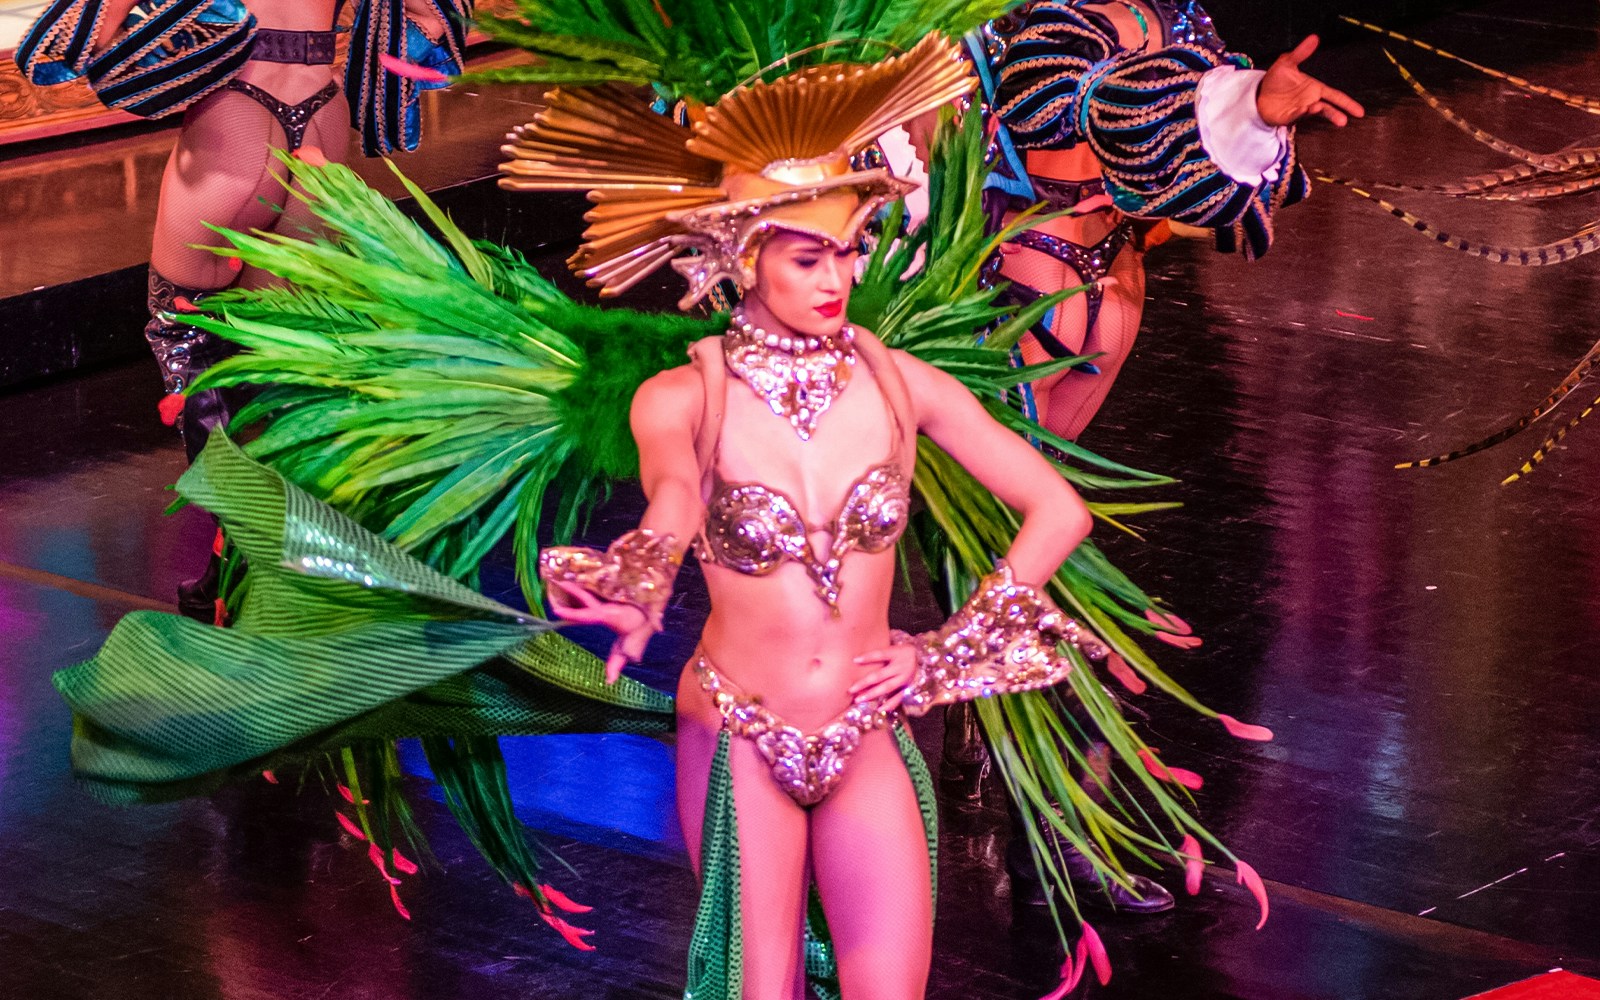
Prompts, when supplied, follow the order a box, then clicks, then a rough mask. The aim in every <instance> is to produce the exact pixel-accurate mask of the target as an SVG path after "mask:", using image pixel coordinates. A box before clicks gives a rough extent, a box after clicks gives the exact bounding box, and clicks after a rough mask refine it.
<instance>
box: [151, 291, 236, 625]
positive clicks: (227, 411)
mask: <svg viewBox="0 0 1600 1000" xmlns="http://www.w3.org/2000/svg"><path fill="white" fill-rule="evenodd" d="M210 291H215V289H209V290H206V289H196V288H184V287H183V286H181V285H176V284H173V283H172V282H171V281H169V280H167V279H166V278H165V277H163V276H162V275H161V274H160V273H159V272H157V271H156V269H155V268H151V269H150V284H149V296H148V299H147V304H148V305H149V308H150V322H149V323H148V324H146V325H145V328H144V336H145V340H146V341H148V342H149V344H150V350H151V352H152V353H154V354H155V356H156V363H157V364H159V365H160V366H161V380H162V383H163V385H164V386H165V388H166V390H167V394H168V395H169V396H171V395H172V394H174V393H181V392H183V391H184V390H185V389H187V388H188V386H189V383H190V382H191V381H193V379H194V377H195V376H197V375H199V374H200V373H201V372H203V371H205V370H206V369H207V368H209V367H211V366H212V365H214V364H216V363H217V362H218V361H221V360H222V359H223V358H225V357H227V356H228V355H230V354H232V353H233V352H234V351H235V350H236V348H235V347H234V345H233V344H230V343H229V342H227V341H225V340H223V339H222V338H220V337H218V336H217V335H216V334H214V333H211V332H209V331H207V330H202V329H200V328H199V327H196V326H192V325H190V324H188V323H185V322H183V314H184V313H185V312H186V311H188V310H189V309H191V308H192V307H193V306H194V305H195V304H197V303H198V302H199V300H200V299H201V298H202V297H204V296H205V295H206V294H208V293H209V292H210ZM231 395H232V394H231V391H230V390H223V389H207V390H205V391H204V392H197V393H194V394H192V395H190V396H188V397H186V398H185V399H184V401H183V409H182V411H181V412H180V413H179V414H178V415H177V419H176V420H175V421H174V423H175V424H176V426H177V428H178V433H179V434H181V435H182V436H183V450H184V453H185V454H186V455H187V456H188V458H189V461H190V462H193V461H194V460H195V458H196V457H198V456H199V454H200V450H201V449H202V448H204V447H205V444H206V439H207V438H208V437H210V435H211V431H212V430H213V429H214V428H217V427H225V426H227V423H228V421H229V420H230V419H232V417H233V409H234V407H233V405H232V403H233V400H232V398H231ZM221 571H222V559H221V557H220V556H219V555H218V554H217V553H216V552H215V551H213V552H212V553H211V556H210V559H209V561H208V562H207V563H206V568H205V571H204V572H203V573H201V574H200V576H198V577H197V578H195V579H193V580H186V581H184V582H183V583H180V584H178V610H179V612H180V613H182V614H183V615H185V616H187V617H189V618H194V619H196V620H198V621H203V622H207V623H210V622H214V621H215V620H216V615H217V612H216V602H217V583H218V578H219V576H220V575H221Z"/></svg>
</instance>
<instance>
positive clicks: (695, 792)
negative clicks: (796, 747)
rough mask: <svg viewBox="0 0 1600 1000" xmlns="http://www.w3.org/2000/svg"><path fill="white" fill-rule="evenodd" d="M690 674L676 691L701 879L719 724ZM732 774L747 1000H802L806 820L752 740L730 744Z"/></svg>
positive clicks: (682, 814) (687, 811) (693, 856)
mask: <svg viewBox="0 0 1600 1000" xmlns="http://www.w3.org/2000/svg"><path fill="white" fill-rule="evenodd" d="M685 674H686V675H687V676H686V677H685V679H684V681H683V682H681V683H680V684H679V686H678V699H679V700H678V817H679V821H680V822H681V823H682V825H683V839H684V841H685V843H687V844H688V847H689V857H690V860H691V861H692V862H693V863H694V866H695V871H696V872H699V871H700V865H701V854H700V846H701V845H700V834H701V829H702V826H703V824H704V819H705V803H706V787H707V784H708V778H709V776H710V772H711V761H712V758H713V757H714V756H715V754H716V748H717V734H718V732H719V730H720V725H719V723H720V718H719V717H718V716H717V715H716V713H715V710H714V709H711V708H710V707H709V699H708V698H707V696H706V694H705V692H704V691H702V690H700V686H699V684H697V683H695V681H694V679H693V675H692V673H691V672H689V671H685ZM714 719H715V720H717V721H716V722H713V721H712V720H714ZM728 767H729V770H730V771H731V773H732V777H733V802H734V811H735V814H736V816H737V818H738V829H739V895H740V907H739V916H740V921H741V922H742V924H743V938H744V940H743V942H742V944H743V952H744V996H745V998H746V1000H803V998H804V991H805V962H804V954H803V952H802V943H803V940H804V933H805V904H806V890H807V887H808V885H809V882H810V880H809V872H808V865H807V849H806V837H807V831H806V813H805V811H804V810H802V809H801V808H800V807H799V806H797V805H795V804H794V800H792V799H790V798H789V796H788V795H787V794H785V793H784V792H783V790H782V789H781V788H779V787H778V785H777V783H776V782H775V781H773V780H772V771H771V769H770V768H768V767H767V764H766V761H764V760H762V759H761V755H760V753H759V752H758V751H757V750H756V748H755V744H753V743H751V742H750V741H749V740H747V739H743V738H740V737H733V738H732V739H731V740H730V741H729V749H728Z"/></svg>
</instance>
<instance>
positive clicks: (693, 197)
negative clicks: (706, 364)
mask: <svg viewBox="0 0 1600 1000" xmlns="http://www.w3.org/2000/svg"><path fill="white" fill-rule="evenodd" d="M974 83H975V81H974V79H973V78H972V76H971V74H970V73H969V72H968V69H967V66H966V63H965V62H964V61H963V60H962V59H961V57H960V54H959V50H958V49H957V47H956V46H955V45H954V44H952V43H951V42H949V41H948V40H946V39H945V38H943V37H942V36H939V35H930V36H928V37H927V38H925V39H924V40H923V41H922V42H920V43H919V44H918V45H917V46H916V47H915V48H913V49H911V50H910V51H909V52H906V53H904V54H902V55H898V56H894V57H892V58H889V59H885V60H883V61H881V62H877V63H871V64H829V65H825V66H813V67H809V68H806V69H802V70H797V71H795V72H793V73H791V74H789V75H788V76H785V77H783V78H781V79H779V80H775V81H773V82H770V83H768V82H758V83H752V84H748V85H745V86H740V87H738V88H736V89H735V90H733V91H732V92H731V93H728V94H726V95H724V96H723V97H722V98H721V99H719V100H718V101H717V102H716V103H715V104H713V105H711V106H710V107H701V106H691V107H690V109H689V112H688V117H689V125H688V126H687V127H685V126H682V125H678V124H676V123H675V122H673V121H672V120H671V119H669V118H666V117H664V116H662V115H658V114H654V113H652V112H651V111H650V110H649V109H648V108H647V107H646V106H645V105H644V102H643V101H641V100H640V97H639V95H638V93H637V92H636V91H629V90H626V89H623V88H619V87H615V86H602V87H595V88H586V89H583V90H571V91H566V90H557V91H554V92H552V93H551V95H550V98H549V107H548V108H547V109H546V110H545V111H542V112H540V113H539V115H538V116H536V117H535V118H534V120H533V121H532V122H530V123H529V124H527V125H523V126H520V127H518V128H517V129H516V131H515V132H513V133H512V135H511V136H510V137H509V138H510V140H511V141H510V142H509V143H508V144H507V145H506V146H504V147H502V151H503V152H505V153H506V154H507V155H508V156H510V157H512V159H511V160H510V161H509V162H506V163H502V164H501V165H500V172H501V174H503V175H504V176H502V177H501V178H500V185H501V187H505V188H509V189H512V190H519V191H572V190H580V191H588V192H589V199H590V200H591V201H593V202H594V203H595V207H594V208H593V209H591V210H590V211H589V213H588V214H587V215H586V216H584V219H585V221H587V222H588V223H589V228H588V229H587V230H585V231H584V234H583V244H582V245H581V246H580V247H579V248H578V252H577V253H575V254H574V255H573V256H572V258H571V259H570V260H569V261H568V263H569V264H570V265H571V266H572V269H573V270H574V271H577V272H578V273H580V274H582V275H583V276H584V277H586V278H588V279H589V283H590V284H591V285H595V286H598V287H599V288H600V294H601V295H603V296H604V295H616V294H618V293H620V292H623V291H625V290H626V289H628V288H631V287H632V286H633V285H634V284H636V283H637V282H638V281H639V280H640V279H641V278H643V277H644V276H645V275H647V274H649V273H650V272H651V271H653V270H655V269H656V268H658V267H660V266H661V265H662V264H664V263H666V262H667V261H669V260H672V258H674V257H677V256H678V255H680V254H683V253H685V252H689V253H692V254H694V256H690V257H688V258H686V259H684V260H678V261H673V267H674V268H675V269H677V270H678V271H679V272H680V273H682V274H683V275H684V277H686V278H687V279H688V280H689V291H688V294H687V295H685V296H684V298H683V300H682V301H681V302H680V303H679V306H680V307H682V308H685V309H686V308H688V307H689V306H691V305H693V304H694V303H695V302H697V301H699V300H700V299H701V298H702V297H703V296H705V295H706V293H707V292H709V291H710V290H711V288H712V287H713V286H714V285H716V283H717V282H718V281H721V280H723V279H724V278H727V279H732V280H734V281H739V280H740V278H741V275H742V274H743V273H744V272H745V269H746V268H747V266H748V261H749V259H750V256H751V255H752V253H753V251H754V250H755V248H756V246H757V244H758V242H759V238H760V237H761V236H762V234H764V233H766V232H767V231H768V230H770V229H772V228H774V227H781V228H784V229H792V230H797V231H799V232H803V233H807V234H809V235H813V236H817V237H819V238H821V239H824V240H827V241H828V242H830V243H833V244H835V245H837V246H849V245H851V244H853V243H854V242H855V241H856V240H857V239H858V238H859V236H860V234H861V228H862V226H863V225H864V224H865V223H866V222H867V220H868V219H870V218H871V217H872V216H873V215H874V214H875V213H876V212H877V211H878V209H879V208H881V207H883V206H884V205H885V204H887V203H889V202H891V201H893V200H895V199H896V198H899V197H900V196H902V195H903V194H905V193H906V192H907V191H909V190H911V189H912V187H913V186H914V185H912V184H910V183H908V182H906V181H903V180H900V179H898V178H896V177H895V176H893V175H892V174H891V173H890V172H889V171H888V170H887V169H885V168H877V169H870V170H857V169H855V168H854V167H853V166H852V164H851V159H852V157H854V156H855V155H856V154H857V153H860V152H861V151H862V150H863V149H865V148H866V147H867V146H869V145H871V144H872V143H873V142H874V141H875V140H876V139H877V138H878V136H880V135H882V134H883V133H884V132H886V131H888V130H889V129H891V128H893V127H894V126H896V125H898V124H900V123H901V122H904V121H908V120H909V119H911V118H914V117H916V116H917V115H920V114H922V113H924V112H927V111H931V110H933V109H934V108H938V107H940V106H942V105H944V104H947V103H949V102H950V101H953V100H955V99H956V98H959V97H961V96H963V95H965V94H966V93H968V92H969V91H970V90H971V89H972V87H973V85H974Z"/></svg>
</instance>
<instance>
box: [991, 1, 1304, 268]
mask: <svg viewBox="0 0 1600 1000" xmlns="http://www.w3.org/2000/svg"><path fill="white" fill-rule="evenodd" d="M1010 27H1011V29H1012V30H1009V31H1007V32H1005V34H1004V36H1003V41H1004V42H1005V50H1004V55H1003V56H1002V58H1001V60H1000V64H999V67H998V69H999V73H998V76H999V81H998V84H999V85H998V88H997V91H996V94H995V110H996V112H997V113H998V114H999V115H1000V116H1001V118H1002V120H1003V121H1004V123H1005V125H1006V127H1007V129H1008V130H1009V131H1010V133H1011V137H1012V139H1013V141H1014V142H1015V143H1016V144H1017V146H1018V147H1019V148H1022V149H1062V148H1068V147H1071V146H1074V145H1076V144H1077V143H1080V142H1086V143H1088V144H1089V145H1090V147H1091V148H1092V149H1093V150H1094V152H1095V156H1096V157H1097V158H1098V159H1099V161H1100V163H1101V165H1102V168H1103V169H1104V171H1105V175H1106V180H1107V182H1108V189H1109V191H1110V193H1111V195H1112V198H1113V199H1114V200H1115V202H1116V204H1117V207H1118V208H1120V209H1121V210H1123V211H1124V212H1127V213H1128V214H1130V215H1136V216H1141V217H1145V218H1163V219H1172V220H1174V221H1177V222H1184V223H1188V224H1189V225H1193V226H1203V227H1207V228H1212V229H1216V230H1217V231H1218V246H1219V248H1221V249H1225V250H1241V251H1243V252H1244V253H1245V254H1246V256H1250V257H1254V256H1257V255H1259V254H1261V253H1264V252H1265V251H1266V249H1267V247H1268V246H1269V245H1270V243H1271V238H1272V220H1271V216H1272V212H1273V211H1274V210H1275V209H1276V208H1278V207H1279V206H1281V205H1283V204H1286V203H1288V202H1291V201H1297V200H1299V199H1300V198H1302V197H1304V195H1305V193H1306V189H1307V186H1308V185H1307V181H1306V177H1305V174H1304V173H1303V172H1302V171H1301V170H1300V169H1299V168H1298V166H1297V165H1296V164H1295V162H1294V149H1293V143H1292V142H1290V143H1288V144H1286V149H1285V151H1284V154H1283V157H1282V159H1281V160H1280V162H1279V163H1278V164H1277V167H1278V169H1277V170H1276V171H1271V172H1269V175H1270V176H1273V177H1274V178H1275V179H1273V180H1269V181H1262V182H1261V183H1259V184H1254V185H1252V184H1245V183H1241V182H1239V181H1235V180H1234V179H1232V178H1231V177H1229V176H1228V175H1227V174H1226V173H1224V172H1223V171H1222V169H1221V168H1220V167H1219V166H1218V165H1217V164H1216V163H1215V162H1214V161H1213V160H1212V159H1211V157H1210V156H1209V155H1208V154H1207V152H1206V149H1205V146H1204V144H1203V143H1202V141H1201V136H1200V126H1199V122H1198V119H1197V118H1196V116H1195V109H1196V104H1197V100H1198V94H1199V85H1200V79H1201V78H1202V77H1203V76H1204V75H1205V74H1206V73H1208V72H1210V71H1211V70H1213V69H1216V68H1217V67H1219V66H1225V65H1235V66H1248V64H1249V63H1248V60H1245V59H1244V58H1243V57H1241V56H1230V55H1226V54H1219V53H1216V52H1213V51H1211V50H1209V49H1206V48H1203V47H1199V46H1193V45H1171V46H1168V47H1166V48H1163V49H1158V50H1156V51H1154V52H1148V53H1143V52H1129V51H1127V50H1125V49H1123V48H1122V47H1121V46H1120V45H1119V43H1118V42H1117V40H1116V39H1115V37H1114V35H1113V34H1112V28H1111V25H1110V24H1109V23H1107V22H1105V21H1104V20H1102V19H1100V18H1098V17H1096V16H1094V15H1092V14H1090V13H1087V12H1085V11H1083V10H1081V9H1079V8H1078V6H1077V4H1075V3H1073V2H1071V0H1035V2H1034V3H1030V4H1029V5H1027V7H1025V8H1024V9H1023V10H1022V11H1021V12H1020V13H1019V14H1017V15H1013V20H1012V25H1011V26H1010Z"/></svg>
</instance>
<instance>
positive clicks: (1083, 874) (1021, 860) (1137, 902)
mask: <svg viewBox="0 0 1600 1000" xmlns="http://www.w3.org/2000/svg"><path fill="white" fill-rule="evenodd" d="M1006 812H1007V813H1009V814H1010V816H1011V842H1010V844H1008V845H1007V847H1006V872H1007V873H1008V874H1010V876H1011V898H1012V900H1013V901H1015V902H1017V903H1020V904H1023V905H1025V906H1045V905H1047V904H1048V899H1047V898H1046V892H1047V890H1046V888H1045V884H1044V877H1043V876H1041V875H1040V874H1039V869H1038V868H1037V867H1036V866H1035V865H1034V863H1033V852H1032V851H1031V850H1029V849H1028V835H1027V833H1026V832H1025V831H1024V828H1023V820H1022V813H1021V811H1020V810H1019V809H1018V808H1017V806H1016V803H1014V802H1012V801H1011V797H1010V796H1009V795H1008V796H1006ZM1038 822H1039V828H1040V831H1041V832H1042V833H1043V834H1044V838H1045V841H1046V842H1047V843H1049V845H1050V850H1051V853H1052V854H1053V855H1055V856H1056V857H1058V858H1059V859H1060V861H1061V865H1062V867H1063V869H1064V870H1065V872H1066V876H1067V881H1069V882H1071V883H1072V892H1073V896H1074V897H1075V898H1076V899H1077V901H1078V903H1079V904H1080V905H1083V906H1087V907H1092V908H1094V909H1098V910H1110V911H1114V912H1117V913H1138V914H1144V913H1163V912H1165V911H1167V910H1170V909H1172V908H1173V907H1174V906H1175V905H1177V904H1176V901H1175V900H1173V898H1172V893H1170V892H1168V891H1167V890H1166V889H1165V888H1163V887H1162V886H1161V885H1160V884H1159V883H1157V882H1154V881H1152V880H1150V879H1148V878H1145V877H1144V876H1143V875H1133V874H1130V875H1129V876H1128V881H1129V882H1131V883H1132V885H1133V889H1132V891H1130V890H1128V889H1127V888H1124V887H1123V886H1121V885H1118V884H1117V883H1115V882H1112V881H1110V880H1108V879H1105V878H1103V877H1102V876H1101V874H1100V872H1099V870H1098V869H1096V868H1095V865H1094V862H1093V861H1091V860H1090V859H1089V858H1088V857H1087V856H1086V855H1084V853H1083V852H1082V851H1080V850H1078V849H1077V848H1075V847H1073V846H1072V845H1071V844H1069V843H1067V842H1066V841H1065V840H1062V839H1061V836H1060V834H1058V833H1056V830H1055V827H1053V826H1051V825H1050V824H1049V823H1048V822H1046V821H1044V820H1043V819H1042V818H1041V819H1040V820H1039V821H1038Z"/></svg>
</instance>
